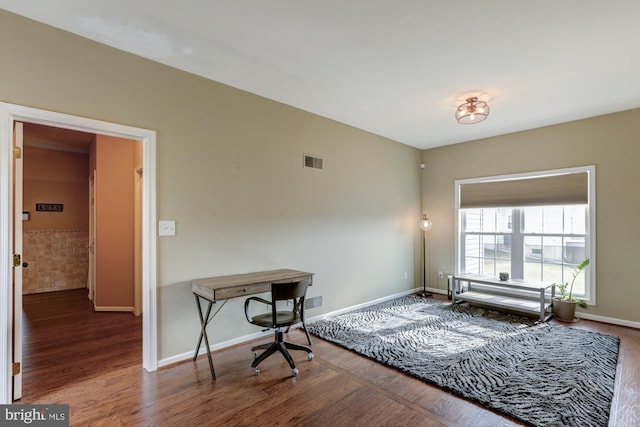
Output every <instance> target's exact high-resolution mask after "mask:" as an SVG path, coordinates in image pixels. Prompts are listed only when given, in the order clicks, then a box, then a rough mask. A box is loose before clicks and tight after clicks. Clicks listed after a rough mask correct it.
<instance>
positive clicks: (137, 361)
mask: <svg viewBox="0 0 640 427" xmlns="http://www.w3.org/2000/svg"><path fill="white" fill-rule="evenodd" d="M23 308H24V314H23V339H24V345H23V352H24V356H23V366H24V370H23V397H22V399H21V400H20V403H38V402H54V401H57V399H55V398H53V397H51V396H52V395H55V394H56V392H59V391H60V390H62V389H64V388H65V387H66V386H68V385H70V384H72V383H78V382H82V381H85V380H89V379H91V378H95V377H98V376H101V375H104V374H106V373H108V372H110V371H114V370H117V369H121V368H125V367H132V366H134V367H135V366H139V367H140V370H142V318H141V317H140V316H138V317H136V316H134V315H133V314H131V313H117V312H94V311H93V307H92V303H91V301H89V299H88V298H87V290H86V289H73V290H66V291H59V292H48V293H42V294H31V295H24V296H23Z"/></svg>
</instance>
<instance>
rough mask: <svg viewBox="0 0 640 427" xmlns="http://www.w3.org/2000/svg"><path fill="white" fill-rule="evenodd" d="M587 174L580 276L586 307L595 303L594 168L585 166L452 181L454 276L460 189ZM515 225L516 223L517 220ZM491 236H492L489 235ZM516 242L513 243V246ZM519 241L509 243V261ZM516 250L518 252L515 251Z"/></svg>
mask: <svg viewBox="0 0 640 427" xmlns="http://www.w3.org/2000/svg"><path fill="white" fill-rule="evenodd" d="M581 172H582V173H584V172H586V173H587V179H588V204H587V212H586V216H587V218H586V227H587V230H586V236H585V248H587V249H588V254H589V260H590V263H589V268H587V269H585V270H584V272H583V274H585V280H586V288H585V293H586V302H587V303H588V304H589V305H595V304H596V265H597V263H596V185H595V184H596V167H595V165H589V166H578V167H571V168H563V169H552V170H544V171H534V172H524V173H517V174H507V175H495V176H486V177H479V178H465V179H457V180H455V182H454V186H455V218H456V221H454V223H455V224H454V226H455V239H454V240H455V242H454V256H455V263H454V265H455V274H460V273H461V271H462V263H463V257H464V254H463V253H462V250H463V249H464V242H463V241H462V239H463V237H464V236H463V233H462V221H463V220H464V218H463V214H462V209H460V188H461V186H462V185H465V184H474V183H483V182H490V181H502V180H512V179H522V178H537V177H543V176H551V175H563V174H571V173H581ZM515 216H516V215H514V218H513V220H514V224H513V230H515V227H516V226H519V224H516V218H515ZM517 222H519V221H517ZM489 234H495V233H489ZM513 234H514V235H515V234H524V233H513ZM516 243H517V244H516ZM522 243H523V242H516V241H512V259H513V258H514V251H518V250H519V251H520V252H521V251H522V250H523V248H521V246H522ZM516 248H518V249H516ZM514 273H515V272H512V275H513V277H517V276H516V275H515V274H514Z"/></svg>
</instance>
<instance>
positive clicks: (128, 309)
mask: <svg viewBox="0 0 640 427" xmlns="http://www.w3.org/2000/svg"><path fill="white" fill-rule="evenodd" d="M93 309H94V310H95V311H123V312H128V313H133V312H135V311H136V310H135V309H134V308H133V307H117V306H114V307H109V306H95V307H94V308H93Z"/></svg>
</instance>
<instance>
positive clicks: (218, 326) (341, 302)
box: [0, 11, 421, 359]
mask: <svg viewBox="0 0 640 427" xmlns="http://www.w3.org/2000/svg"><path fill="white" fill-rule="evenodd" d="M0 34H2V35H3V36H4V39H5V40H12V42H11V43H3V44H1V45H0V56H2V58H3V66H2V67H0V97H1V98H2V99H1V100H2V101H4V102H10V103H14V104H20V105H26V106H33V107H38V108H42V109H46V110H52V111H57V112H64V113H69V114H74V115H79V116H85V117H90V118H96V119H100V120H105V121H109V122H115V123H123V124H128V125H132V126H136V127H141V128H147V129H153V130H156V131H157V177H156V178H157V214H158V215H157V216H158V219H159V220H175V221H176V223H177V235H176V236H171V237H159V238H158V286H159V295H158V300H159V313H158V315H159V317H158V327H159V343H160V344H159V347H160V348H159V357H160V359H162V358H168V357H170V356H173V355H176V354H183V353H184V354H187V353H189V352H191V351H193V347H194V345H195V342H196V340H197V336H198V331H199V323H198V318H197V315H196V309H195V303H194V299H193V296H192V294H191V290H190V280H191V279H193V278H200V277H209V276H215V275H221V274H230V273H239V272H248V271H256V270H264V269H273V268H283V267H288V268H295V269H302V270H308V271H312V272H315V273H316V276H315V279H314V286H313V287H312V288H311V289H310V291H309V295H310V296H316V295H322V296H323V297H324V306H323V307H322V308H319V309H314V310H312V311H310V312H309V315H310V316H311V315H316V314H321V313H323V312H327V311H332V310H336V309H339V308H344V307H348V306H351V305H354V304H358V303H362V302H366V301H371V300H373V299H376V298H380V297H384V296H388V295H392V294H396V293H399V292H403V291H407V290H409V289H412V288H413V287H414V286H416V285H419V284H420V282H421V280H420V274H419V268H420V264H419V258H418V256H419V255H418V253H417V251H419V250H420V242H419V234H418V230H417V219H418V218H419V216H420V210H419V200H420V185H421V183H420V177H421V170H420V169H419V167H418V165H419V163H420V151H418V150H416V149H413V148H410V147H407V146H405V145H402V144H399V143H397V142H393V141H390V140H388V139H385V138H382V137H379V136H376V135H372V134H369V133H366V132H363V131H360V130H357V129H354V128H351V127H349V126H345V125H342V124H340V123H337V122H334V121H331V120H327V119H324V118H321V117H318V116H315V115H313V114H309V113H307V112H304V111H301V110H297V109H295V108H291V107H288V106H285V105H282V104H279V103H276V102H273V101H269V100H267V99H264V98H261V97H258V96H255V95H252V94H248V93H246V92H243V91H240V90H236V89H233V88H230V87H227V86H224V85H222V84H218V83H215V82H211V81H207V80H205V79H202V78H199V77H196V76H193V75H190V74H187V73H184V72H180V71H178V70H175V69H172V68H169V67H166V66H162V65H159V64H157V63H153V62H151V61H147V60H144V59H142V58H139V57H136V56H133V55H129V54H126V53H123V52H121V51H118V50H116V49H111V48H108V47H105V46H102V45H99V44H97V43H94V42H91V41H89V40H85V39H82V38H79V37H76V36H74V35H71V34H69V33H66V32H63V31H59V30H56V29H53V28H51V27H48V26H45V25H41V24H38V23H35V22H33V21H29V20H26V19H23V18H20V17H17V16H15V15H12V14H10V13H7V12H5V11H0ZM303 153H310V154H314V155H318V156H321V157H323V158H324V165H325V168H324V170H322V171H318V170H310V169H303V167H302V156H303ZM416 266H417V271H414V270H416ZM405 272H406V273H407V278H406V279H405V276H404V274H405ZM414 282H415V283H414ZM242 303H243V301H242V300H241V299H236V300H232V301H230V302H229V303H228V304H227V305H226V306H225V307H224V308H223V309H222V311H221V312H220V314H219V316H218V317H217V318H216V320H215V322H214V325H213V326H212V327H210V331H211V332H210V338H211V339H212V340H213V342H220V341H222V340H229V339H233V338H236V337H240V336H243V335H246V334H249V333H254V332H257V330H256V328H255V327H253V326H252V325H249V324H247V322H246V321H245V320H244V316H243V314H242V308H241V304H242Z"/></svg>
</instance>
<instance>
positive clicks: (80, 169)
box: [23, 137, 89, 231]
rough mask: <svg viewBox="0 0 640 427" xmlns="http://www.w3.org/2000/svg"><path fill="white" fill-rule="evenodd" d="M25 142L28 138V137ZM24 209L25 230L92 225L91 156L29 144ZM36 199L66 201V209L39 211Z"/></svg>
mask: <svg viewBox="0 0 640 427" xmlns="http://www.w3.org/2000/svg"><path fill="white" fill-rule="evenodd" d="M25 142H28V138H27V137H25ZM24 159H25V161H24V177H23V183H24V184H23V189H24V195H23V196H24V197H23V210H24V211H28V212H29V213H30V218H31V219H30V220H29V221H25V222H23V229H24V230H25V231H31V230H65V231H70V230H73V231H79V230H82V231H87V230H88V229H89V181H88V180H87V169H88V167H89V156H88V154H84V153H72V152H67V151H58V150H49V149H44V148H35V147H25V149H24ZM36 203H62V204H63V205H64V206H63V211H62V212H36Z"/></svg>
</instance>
